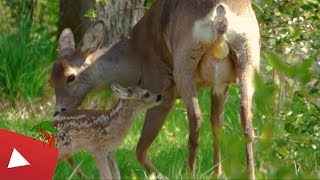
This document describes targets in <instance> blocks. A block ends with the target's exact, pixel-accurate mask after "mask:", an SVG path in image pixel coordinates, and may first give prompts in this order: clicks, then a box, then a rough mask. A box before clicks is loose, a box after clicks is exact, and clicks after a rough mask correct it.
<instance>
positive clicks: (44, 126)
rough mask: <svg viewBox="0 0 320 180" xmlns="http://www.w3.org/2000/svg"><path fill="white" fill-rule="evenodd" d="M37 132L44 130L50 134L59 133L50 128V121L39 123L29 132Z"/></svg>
mask: <svg viewBox="0 0 320 180" xmlns="http://www.w3.org/2000/svg"><path fill="white" fill-rule="evenodd" d="M39 130H46V131H49V132H52V133H56V132H59V131H58V130H57V129H56V128H55V127H53V126H52V124H51V121H44V122H41V123H39V124H37V125H36V126H34V127H33V128H31V129H30V130H29V131H39Z"/></svg>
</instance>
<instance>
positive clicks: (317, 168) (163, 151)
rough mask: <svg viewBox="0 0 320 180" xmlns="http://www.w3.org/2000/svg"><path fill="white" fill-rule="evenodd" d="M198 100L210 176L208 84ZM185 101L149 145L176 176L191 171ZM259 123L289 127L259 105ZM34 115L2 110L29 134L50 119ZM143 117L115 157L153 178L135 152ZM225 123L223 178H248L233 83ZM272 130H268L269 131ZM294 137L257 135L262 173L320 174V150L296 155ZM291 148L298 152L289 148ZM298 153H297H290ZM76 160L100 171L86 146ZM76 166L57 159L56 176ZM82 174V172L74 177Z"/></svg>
mask: <svg viewBox="0 0 320 180" xmlns="http://www.w3.org/2000/svg"><path fill="white" fill-rule="evenodd" d="M198 97H199V102H200V106H201V110H202V114H203V120H202V127H201V130H200V131H201V132H200V139H199V148H198V151H197V171H196V172H197V178H200V179H207V178H212V177H214V174H213V160H212V159H213V144H212V135H211V128H210V127H211V126H210V122H209V114H210V92H209V91H208V90H203V91H201V92H199V94H198ZM183 109H184V105H183V103H181V101H179V100H178V101H177V103H176V105H175V106H174V108H173V110H172V111H171V113H170V114H169V117H168V118H167V121H166V123H165V125H164V127H163V128H162V130H161V132H160V134H159V135H158V137H157V138H156V140H155V142H154V143H153V145H152V146H151V148H150V150H149V157H150V159H151V161H152V162H153V163H154V165H155V166H156V167H157V168H158V169H159V170H160V172H162V173H163V174H164V175H166V176H168V177H169V178H171V179H185V178H188V177H189V176H188V172H187V169H188V168H187V156H188V151H187V140H188V122H187V117H186V112H185V111H184V110H183ZM254 111H255V118H254V127H255V133H256V135H257V136H266V137H269V136H271V137H274V138H277V137H282V134H283V133H284V130H283V122H281V121H276V120H269V121H266V120H262V119H261V118H260V117H259V116H258V115H259V114H260V113H261V112H259V110H258V109H254ZM48 119H49V117H44V118H43V119H39V118H38V119H29V120H27V121H22V122H21V121H20V120H18V119H17V120H16V121H8V120H6V119H5V118H4V117H2V116H1V119H0V127H1V128H6V129H10V130H13V131H16V132H20V133H24V134H27V135H30V134H29V132H28V130H29V129H30V128H31V127H33V126H34V125H35V124H37V123H38V122H39V121H44V120H48ZM143 121H144V114H141V115H140V116H139V117H138V119H137V120H136V123H135V124H134V126H133V128H132V129H131V131H130V133H129V135H128V136H127V138H126V139H125V143H124V144H123V145H122V146H121V148H120V149H119V150H118V151H117V154H116V159H117V162H118V165H119V168H120V172H121V176H122V178H123V179H136V178H138V179H141V178H148V177H150V174H149V173H147V172H145V171H144V169H143V168H142V166H140V165H139V163H138V161H137V160H136V157H135V148H136V144H137V142H138V139H139V135H140V132H141V128H142V125H143ZM224 122H225V123H224V129H223V134H222V138H223V141H222V143H221V147H222V158H223V163H222V166H223V170H224V174H223V178H228V179H229V178H231V179H234V178H245V177H246V160H245V151H244V141H243V138H242V129H241V125H240V119H239V89H238V88H237V87H236V86H232V87H231V89H230V94H229V99H228V103H227V105H226V112H225V121H224ZM268 133H269V135H266V134H268ZM290 143H291V142H285V145H284V146H280V145H279V144H278V141H275V140H272V139H271V140H268V139H262V140H256V141H255V143H254V147H255V166H256V176H257V178H263V179H270V178H277V179H279V178H281V179H282V178H289V179H301V178H316V177H318V178H319V172H320V165H319V164H320V153H319V151H318V150H314V149H312V148H309V147H301V148H300V149H298V150H297V151H295V152H296V153H297V154H296V155H295V154H294V152H293V150H292V149H290V147H291V146H290V145H291V144H290ZM281 148H287V150H288V151H289V154H285V155H282V154H281V152H282V151H283V150H281ZM291 151H292V153H293V154H290V152H291ZM291 156H294V157H291ZM74 159H75V161H76V162H78V163H80V162H82V163H81V166H80V168H81V170H82V171H83V172H85V174H86V175H87V176H88V177H90V178H98V177H99V173H98V170H97V169H96V166H95V163H94V160H93V159H92V157H91V156H90V155H89V154H88V153H87V152H85V151H82V152H78V153H76V154H75V155H74ZM72 172H73V169H72V168H71V167H70V166H69V165H68V164H67V163H66V162H61V163H59V164H58V166H57V169H56V172H55V176H54V179H68V178H69V177H70V175H71V174H72ZM72 178H73V179H74V178H77V176H76V175H75V176H73V177H72Z"/></svg>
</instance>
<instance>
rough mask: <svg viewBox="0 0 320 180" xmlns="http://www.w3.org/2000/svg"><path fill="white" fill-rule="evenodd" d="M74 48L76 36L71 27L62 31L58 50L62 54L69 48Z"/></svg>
mask: <svg viewBox="0 0 320 180" xmlns="http://www.w3.org/2000/svg"><path fill="white" fill-rule="evenodd" d="M73 49H74V37H73V33H72V31H71V29H69V28H66V29H64V30H63V31H62V33H61V35H60V37H59V46H58V51H59V53H60V54H63V53H64V52H66V51H68V50H73Z"/></svg>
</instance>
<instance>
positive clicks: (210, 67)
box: [197, 53, 237, 89]
mask: <svg viewBox="0 0 320 180" xmlns="http://www.w3.org/2000/svg"><path fill="white" fill-rule="evenodd" d="M197 79H198V80H197V81H198V86H199V87H200V88H201V87H208V86H209V87H212V88H216V89H217V88H223V87H225V86H226V85H228V84H230V83H234V82H236V79H237V75H236V68H235V65H234V64H233V62H232V60H231V59H230V58H228V57H226V58H224V59H220V60H218V59H214V58H213V57H212V56H211V55H210V53H207V54H205V55H204V56H203V58H202V59H201V61H200V62H199V65H198V78H197Z"/></svg>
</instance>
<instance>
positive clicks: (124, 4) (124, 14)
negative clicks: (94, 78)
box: [58, 0, 145, 45]
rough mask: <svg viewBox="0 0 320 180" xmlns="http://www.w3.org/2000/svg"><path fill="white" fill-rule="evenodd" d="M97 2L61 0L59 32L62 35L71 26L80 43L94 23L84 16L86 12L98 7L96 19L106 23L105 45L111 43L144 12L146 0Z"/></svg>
mask: <svg viewBox="0 0 320 180" xmlns="http://www.w3.org/2000/svg"><path fill="white" fill-rule="evenodd" d="M95 2H96V1H95V0H60V18H59V22H58V34H59V35H60V34H61V32H62V31H63V29H64V28H70V29H71V30H72V32H73V33H74V37H75V41H76V44H78V43H79V42H80V40H81V39H82V37H83V35H84V33H85V32H86V31H87V29H88V28H89V27H90V25H91V24H92V23H93V22H90V20H89V19H88V18H86V17H84V14H85V13H86V12H88V10H89V9H96V12H97V15H96V20H98V19H102V20H103V21H104V22H105V24H106V34H105V42H104V45H109V44H111V43H114V42H116V41H118V40H119V39H120V38H121V37H123V36H124V35H126V34H127V33H128V31H129V30H130V29H131V28H132V27H133V26H134V25H135V24H136V23H137V22H138V21H139V20H140V18H141V17H142V16H143V14H144V4H145V0H108V1H107V2H106V3H103V2H101V1H100V2H98V3H95Z"/></svg>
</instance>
